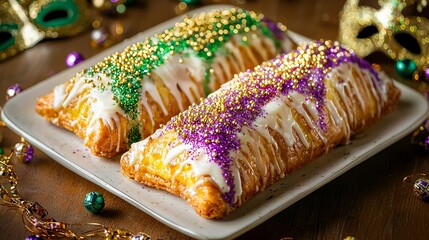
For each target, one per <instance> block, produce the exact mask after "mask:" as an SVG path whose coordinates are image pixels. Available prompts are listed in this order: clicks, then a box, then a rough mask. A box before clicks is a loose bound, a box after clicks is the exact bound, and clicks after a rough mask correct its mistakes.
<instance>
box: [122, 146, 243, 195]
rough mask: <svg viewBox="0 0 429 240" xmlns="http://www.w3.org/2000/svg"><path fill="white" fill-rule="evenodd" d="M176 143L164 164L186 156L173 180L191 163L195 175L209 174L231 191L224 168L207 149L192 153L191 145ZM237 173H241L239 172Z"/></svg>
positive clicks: (165, 155)
mask: <svg viewBox="0 0 429 240" xmlns="http://www.w3.org/2000/svg"><path fill="white" fill-rule="evenodd" d="M176 143H177V145H176V146H174V147H169V148H168V149H167V150H166V151H165V153H164V154H163V156H162V161H163V163H164V165H168V164H171V163H172V162H173V161H174V160H175V159H177V158H179V157H183V158H184V160H183V161H182V162H181V163H180V166H179V168H178V169H177V170H176V172H174V173H173V175H172V179H171V181H172V182H173V183H174V181H175V178H176V176H177V175H178V174H179V173H180V172H181V171H182V169H183V167H184V166H185V165H188V164H189V165H191V166H192V171H193V173H194V176H195V177H201V176H209V177H210V178H211V179H212V180H213V182H214V183H216V184H217V186H218V187H219V189H220V190H221V191H222V192H228V191H229V186H228V185H227V184H226V182H225V179H224V178H223V175H222V169H221V168H220V167H219V166H218V165H217V164H216V163H215V162H212V161H210V160H209V157H208V155H207V152H206V151H205V150H203V149H197V150H195V151H192V153H190V152H189V150H190V149H192V146H191V145H188V144H183V143H179V142H176ZM133 147H134V146H133ZM141 147H144V146H135V148H137V149H143V148H141ZM130 157H135V156H130ZM133 163H134V162H133ZM131 164H132V163H131ZM237 171H238V170H237ZM236 174H239V173H238V172H237V173H236ZM237 184H241V182H237ZM240 189H241V188H240Z"/></svg>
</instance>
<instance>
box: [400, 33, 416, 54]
mask: <svg viewBox="0 0 429 240" xmlns="http://www.w3.org/2000/svg"><path fill="white" fill-rule="evenodd" d="M393 37H394V38H395V40H396V41H397V42H398V43H399V44H400V45H401V46H402V47H404V48H405V49H407V50H408V51H410V52H411V53H414V54H420V53H421V52H422V49H421V48H420V44H419V42H418V41H417V39H416V38H415V37H414V36H412V35H411V34H409V33H405V32H399V33H396V34H395V35H394V36H393Z"/></svg>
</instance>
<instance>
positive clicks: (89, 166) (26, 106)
mask: <svg viewBox="0 0 429 240" xmlns="http://www.w3.org/2000/svg"><path fill="white" fill-rule="evenodd" d="M215 7H216V8H229V7H230V6H226V5H221V6H219V5H218V6H209V7H205V8H200V9H198V10H196V11H194V12H193V13H195V12H202V11H208V10H211V9H213V8H215ZM193 13H192V12H191V13H190V14H193ZM180 19H181V18H179V17H178V18H174V19H172V20H170V21H167V22H165V23H163V24H160V25H158V26H156V27H154V28H152V29H150V30H147V31H145V32H142V33H140V34H138V35H136V36H134V37H132V38H130V39H128V40H126V41H124V42H123V43H121V44H119V45H117V46H114V47H112V48H110V49H107V50H106V51H104V52H102V53H100V54H98V55H96V56H94V57H93V58H91V59H88V60H86V61H84V62H83V63H81V64H79V65H78V66H76V67H75V68H72V69H68V70H66V71H64V72H61V73H59V74H57V75H55V76H53V77H51V78H49V79H47V80H45V81H43V82H41V83H39V84H37V85H35V86H33V87H31V88H29V89H27V90H25V91H24V92H22V93H21V94H19V95H18V96H16V97H14V98H12V99H11V100H9V101H8V102H7V103H6V105H5V106H4V110H3V112H2V118H3V120H4V121H5V122H6V124H7V126H8V127H9V128H11V129H12V130H14V131H15V132H16V133H18V134H19V135H21V136H23V137H24V138H26V139H27V140H28V141H29V142H30V143H32V144H33V145H34V146H36V147H37V148H39V149H40V150H42V151H44V152H45V153H46V154H48V155H49V156H50V157H52V158H53V159H54V160H56V161H58V162H59V163H60V164H62V165H64V166H65V167H66V168H68V169H70V170H71V171H73V172H75V173H77V174H79V175H80V176H82V177H84V178H86V179H88V180H90V181H92V182H94V183H96V184H98V185H100V186H101V187H103V188H105V189H107V190H108V191H110V192H112V193H113V194H115V195H117V196H119V197H121V198H123V199H124V200H126V201H128V202H129V203H131V204H132V205H134V206H135V207H137V208H139V209H141V210H142V211H144V212H145V213H147V214H149V215H150V216H152V217H154V218H156V219H158V220H159V221H161V222H163V223H165V224H166V225H168V226H170V227H171V228H174V229H176V230H178V231H180V232H182V233H184V234H187V235H189V236H191V237H194V238H198V239H228V238H234V237H237V236H239V235H240V234H242V233H244V232H246V231H248V230H249V229H251V228H253V227H255V226H257V225H258V224H260V223H262V222H263V221H265V220H267V219H269V218H270V217H272V216H273V215H275V214H277V213H278V212H280V211H282V210H283V209H285V208H287V207H288V206H290V205H292V204H293V203H295V202H296V201H298V200H300V199H301V198H303V197H305V196H306V195H308V194H309V193H311V192H313V191H314V190H316V189H318V188H319V187H321V186H323V185H324V184H326V183H328V182H330V181H331V180H333V179H334V178H336V177H338V176H339V175H341V174H343V173H344V172H346V171H347V170H349V169H351V168H353V167H354V166H356V165H358V164H359V163H361V162H363V161H364V160H366V159H368V158H369V157H371V156H372V155H374V154H376V153H377V152H379V151H381V150H382V149H384V148H386V147H387V146H389V145H391V144H392V143H394V142H395V141H397V140H399V139H401V138H402V137H404V136H406V135H407V134H409V133H410V132H411V131H413V130H414V129H415V128H416V127H417V126H418V125H419V124H420V123H421V122H422V121H423V119H424V118H425V117H426V115H427V112H428V104H427V102H426V100H425V99H424V98H423V97H422V96H421V95H420V94H419V93H417V92H416V91H414V90H412V89H410V88H408V87H406V86H404V85H402V84H400V83H397V85H398V87H399V88H400V90H401V94H402V95H401V99H400V102H399V105H398V107H397V109H396V110H395V111H394V112H393V113H391V114H390V115H388V116H387V117H386V118H384V119H383V120H382V121H381V122H379V123H378V124H376V125H375V126H374V127H372V128H370V129H368V130H367V131H366V132H365V133H364V134H362V135H361V136H359V138H357V139H354V140H353V144H351V145H348V146H341V147H338V148H336V149H333V150H332V151H330V152H329V153H328V154H327V155H325V156H323V157H321V158H319V159H317V160H316V161H313V162H312V163H311V164H309V165H307V166H305V167H304V168H302V169H300V170H299V171H297V172H295V173H293V174H291V175H289V176H287V177H286V178H285V179H282V180H281V181H279V182H277V183H276V184H275V185H274V186H272V187H271V188H269V189H267V190H265V191H264V192H263V193H260V194H259V195H257V196H256V197H255V198H253V199H252V200H251V201H250V202H248V203H246V204H245V205H244V206H242V207H240V208H239V209H237V210H236V211H235V212H233V213H232V214H230V215H229V216H227V217H226V218H225V219H223V220H207V219H204V218H202V217H200V216H198V215H197V214H196V213H195V212H194V210H193V209H192V208H191V207H189V206H188V205H187V203H186V202H185V201H184V200H182V199H181V198H179V197H176V196H174V195H171V194H169V193H167V192H164V191H160V190H156V189H153V188H149V187H143V186H142V185H140V184H138V183H136V182H134V181H132V180H129V179H128V178H126V177H124V176H123V175H122V174H121V172H120V165H119V162H118V159H119V158H116V159H113V160H112V159H105V158H99V157H95V156H93V155H92V154H91V153H90V151H89V150H88V149H87V148H85V147H84V146H83V141H82V140H81V139H80V138H78V137H76V136H75V135H74V134H72V133H71V132H68V131H66V130H64V129H60V128H58V127H56V126H54V125H52V124H50V123H48V122H46V121H45V120H44V119H42V118H41V117H40V116H38V115H37V114H36V113H35V111H34V106H35V103H36V98H37V97H39V96H42V95H45V94H47V93H48V92H50V91H51V90H52V89H53V87H54V86H56V85H58V84H61V83H63V82H65V81H67V80H68V79H70V78H71V77H72V76H73V75H74V74H75V73H76V72H77V71H79V70H80V69H83V68H86V67H89V66H91V65H94V64H95V63H97V62H98V61H100V60H102V59H103V57H104V56H106V55H108V54H110V53H113V52H116V51H121V50H122V49H124V48H125V47H126V46H127V45H129V44H131V43H134V42H137V41H140V40H143V39H145V37H148V36H151V35H153V34H155V33H157V32H160V31H162V30H164V29H166V28H168V27H170V26H173V24H174V23H176V22H178V21H180ZM292 37H294V38H295V39H296V40H298V41H306V40H308V39H306V38H304V37H301V36H299V35H297V34H293V33H292Z"/></svg>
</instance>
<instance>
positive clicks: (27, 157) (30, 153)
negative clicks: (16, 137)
mask: <svg viewBox="0 0 429 240" xmlns="http://www.w3.org/2000/svg"><path fill="white" fill-rule="evenodd" d="M33 157H34V148H33V146H31V145H28V148H27V152H26V153H25V159H24V162H25V163H28V162H30V161H31V159H33Z"/></svg>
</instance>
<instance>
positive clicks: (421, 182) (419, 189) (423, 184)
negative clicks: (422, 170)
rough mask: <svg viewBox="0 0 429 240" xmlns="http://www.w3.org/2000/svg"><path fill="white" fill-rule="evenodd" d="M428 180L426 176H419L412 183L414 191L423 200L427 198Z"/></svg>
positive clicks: (428, 191) (428, 193)
mask: <svg viewBox="0 0 429 240" xmlns="http://www.w3.org/2000/svg"><path fill="white" fill-rule="evenodd" d="M428 181H429V180H428V179H426V178H419V179H417V180H416V182H415V183H414V192H415V193H416V195H418V196H420V197H421V198H422V199H423V200H424V201H428V200H429V188H428V187H429V182H428Z"/></svg>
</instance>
